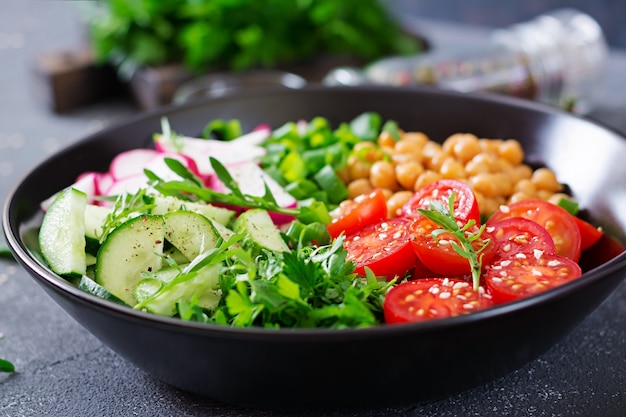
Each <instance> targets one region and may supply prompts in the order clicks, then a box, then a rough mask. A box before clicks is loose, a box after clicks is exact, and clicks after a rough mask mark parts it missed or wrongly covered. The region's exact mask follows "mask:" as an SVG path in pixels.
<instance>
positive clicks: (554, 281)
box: [485, 252, 582, 303]
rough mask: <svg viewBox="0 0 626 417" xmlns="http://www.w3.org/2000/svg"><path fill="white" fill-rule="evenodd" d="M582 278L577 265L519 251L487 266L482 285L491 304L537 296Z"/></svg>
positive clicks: (564, 259) (561, 259) (561, 258)
mask: <svg viewBox="0 0 626 417" xmlns="http://www.w3.org/2000/svg"><path fill="white" fill-rule="evenodd" d="M581 275H582V271H581V269H580V266H578V264H577V263H576V262H574V261H573V260H571V259H570V258H566V257H564V256H560V255H556V254H553V255H549V254H543V255H540V256H536V255H535V254H533V253H522V252H520V253H518V254H517V255H516V256H513V257H511V258H507V259H499V260H497V261H495V262H494V263H492V264H491V265H489V267H487V270H486V272H485V285H486V286H487V289H488V291H489V293H490V294H491V296H492V298H493V302H494V303H506V302H509V301H514V300H518V299H520V298H524V297H529V296H531V295H535V294H539V293H541V292H543V291H546V290H549V289H551V288H554V287H557V286H559V285H562V284H564V283H566V282H569V281H571V280H573V279H576V278H578V277H580V276H581Z"/></svg>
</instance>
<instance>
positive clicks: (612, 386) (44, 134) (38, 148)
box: [0, 0, 626, 417]
mask: <svg viewBox="0 0 626 417" xmlns="http://www.w3.org/2000/svg"><path fill="white" fill-rule="evenodd" d="M76 3H77V2H70V1H22V0H2V1H1V2H0V202H4V199H5V196H6V194H7V192H8V191H9V189H10V188H11V187H12V185H13V184H14V183H15V182H16V181H17V180H18V179H19V178H20V177H21V176H22V175H23V174H24V173H25V172H27V171H28V170H29V169H30V168H32V167H33V166H34V165H35V164H36V163H37V162H39V161H40V160H42V159H43V158H45V157H46V156H48V155H50V154H51V153H52V152H54V151H55V150H57V149H59V147H61V146H64V145H66V144H68V143H71V142H72V141H75V140H77V139H79V138H80V137H82V136H84V135H85V134H87V133H89V132H91V131H93V130H95V129H99V128H101V127H102V126H105V125H107V124H109V123H111V122H112V121H115V120H118V119H120V118H122V117H124V116H126V115H128V114H132V113H134V112H135V111H136V110H135V108H134V107H133V106H132V104H129V103H128V102H125V101H123V100H119V101H111V102H106V103H101V104H98V105H94V106H91V107H88V108H84V109H81V110H80V111H77V112H74V113H72V114H70V115H65V116H57V115H53V114H51V113H50V112H48V111H47V109H46V108H45V107H44V106H43V105H42V104H41V103H40V102H39V101H38V99H37V96H36V95H35V94H34V93H33V92H34V89H33V85H32V76H31V73H30V70H31V67H32V66H31V64H32V57H33V54H34V53H35V52H37V51H41V50H56V49H62V48H69V47H75V46H77V45H79V44H80V34H81V28H80V25H79V24H78V21H77V19H76V7H75V6H76ZM432 29H433V30H435V31H436V28H432ZM457 29H458V28H447V29H446V28H445V27H444V31H443V32H442V33H440V35H447V36H449V37H452V35H454V32H455V30H457ZM624 74H626V54H624V53H623V52H619V51H615V52H614V54H613V56H612V59H611V62H610V65H609V67H608V68H607V75H606V77H605V79H604V82H603V84H602V85H601V86H600V91H599V95H600V96H602V97H604V100H603V102H602V104H601V106H600V107H599V108H598V109H597V110H596V111H595V112H594V114H592V117H594V118H597V119H600V120H602V121H603V122H606V123H607V124H610V125H611V126H613V127H615V128H617V129H619V130H621V131H623V132H626V105H625V101H626V98H625V97H624V94H623V91H624V87H626V79H625V77H626V76H625V75H624ZM617 92H619V93H617ZM0 333H2V334H3V337H2V338H0V357H3V358H6V359H9V360H11V361H12V362H13V363H14V364H15V366H16V368H17V372H16V373H15V374H0V417H5V416H7V417H9V416H11V417H17V416H45V415H50V416H134V415H138V416H249V415H250V416H251V415H255V416H267V417H269V416H283V415H284V414H282V413H278V412H270V411H253V410H243V409H240V408H238V407H234V406H229V405H223V404H218V403H215V402H212V401H210V400H206V399H201V398H197V397H194V396H191V395H188V394H185V393H182V392H180V391H178V390H176V389H173V388H171V387H168V386H166V385H164V384H162V383H160V382H159V381H157V380H155V379H153V378H152V377H150V376H148V375H146V374H145V373H143V372H142V371H141V370H138V369H137V368H135V367H133V366H132V365H131V364H129V363H128V362H126V361H125V360H124V359H123V358H121V357H119V356H118V355H116V354H115V353H113V352H112V351H111V350H110V349H108V348H107V347H106V346H104V345H103V344H102V343H100V342H99V341H98V340H97V339H96V338H95V337H93V336H91V335H90V334H89V333H88V332H87V331H86V330H84V329H83V328H82V327H80V326H79V325H78V324H77V323H76V322H75V321H73V320H72V319H71V318H70V317H69V316H68V315H67V314H66V313H65V312H64V311H62V310H61V309H60V308H59V307H58V306H57V305H56V304H55V303H54V302H53V301H52V300H51V299H50V298H49V297H48V296H47V295H46V294H45V293H44V292H43V291H42V289H41V288H40V287H39V286H38V285H37V284H36V283H35V282H34V281H33V280H32V279H31V278H30V277H29V276H28V275H27V274H26V273H25V272H23V271H22V270H21V269H20V268H19V267H18V266H17V265H16V264H14V263H12V262H9V261H4V260H0ZM466 360H471V358H468V359H466ZM416 377H426V376H416ZM388 383H393V381H372V384H373V386H375V385H376V384H388ZM298 415H302V416H308V415H314V414H312V413H308V412H307V411H306V410H303V411H302V413H299V414H298ZM328 415H333V416H350V415H359V416H490V415H493V416H561V415H562V416H609V417H610V416H615V417H617V416H624V415H626V282H624V283H622V284H621V285H620V287H619V288H618V289H617V290H616V291H615V292H614V293H613V294H612V295H611V296H610V297H609V298H608V299H607V300H606V302H605V303H604V304H602V305H601V306H600V307H599V308H598V309H597V310H596V311H595V312H594V313H593V314H592V315H591V316H590V317H589V318H588V319H587V320H586V321H584V322H583V323H582V324H581V325H580V326H578V327H577V328H576V329H575V330H574V331H573V332H572V333H571V334H570V335H569V336H568V337H566V338H565V339H564V340H562V341H561V342H560V343H559V344H557V345H556V346H554V347H553V348H552V349H551V350H550V351H548V352H547V353H546V354H544V355H542V356H541V357H540V358H539V359H537V360H535V361H534V362H532V363H530V364H528V365H527V366H525V367H523V368H521V369H519V370H518V371H516V372H513V373H512V374H510V375H508V376H506V377H504V378H501V379H499V380H496V381H493V382H492V383H489V384H486V385H484V386H482V387H478V388H476V389H473V390H470V391H467V392H464V393H461V394H459V395H455V396H452V397H449V398H446V399H443V400H441V401H438V402H434V403H430V404H426V405H416V406H415V407H412V408H404V409H388V410H374V411H371V412H359V413H349V412H344V413H331V414H328Z"/></svg>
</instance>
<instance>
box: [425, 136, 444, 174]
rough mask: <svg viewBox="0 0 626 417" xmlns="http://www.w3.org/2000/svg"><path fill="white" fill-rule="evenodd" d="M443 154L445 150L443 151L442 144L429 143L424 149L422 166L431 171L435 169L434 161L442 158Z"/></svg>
mask: <svg viewBox="0 0 626 417" xmlns="http://www.w3.org/2000/svg"><path fill="white" fill-rule="evenodd" d="M442 154H443V150H442V149H441V145H440V144H438V143H436V142H427V143H426V144H424V147H423V148H422V164H424V166H426V167H428V168H429V169H433V168H432V165H433V160H436V159H437V158H441V155H442Z"/></svg>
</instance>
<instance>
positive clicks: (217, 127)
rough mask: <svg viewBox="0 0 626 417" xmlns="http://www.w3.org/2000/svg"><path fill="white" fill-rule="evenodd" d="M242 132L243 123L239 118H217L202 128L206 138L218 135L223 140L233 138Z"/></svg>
mask: <svg viewBox="0 0 626 417" xmlns="http://www.w3.org/2000/svg"><path fill="white" fill-rule="evenodd" d="M242 134H243V133H242V130H241V123H240V122H239V120H238V119H231V120H222V119H216V120H213V121H210V122H209V123H207V124H206V126H205V127H204V129H203V130H202V137H203V138H204V139H210V138H211V137H213V135H216V136H217V137H218V138H219V139H221V140H233V139H236V138H238V137H239V136H241V135H242Z"/></svg>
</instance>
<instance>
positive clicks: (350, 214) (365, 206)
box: [326, 189, 387, 238]
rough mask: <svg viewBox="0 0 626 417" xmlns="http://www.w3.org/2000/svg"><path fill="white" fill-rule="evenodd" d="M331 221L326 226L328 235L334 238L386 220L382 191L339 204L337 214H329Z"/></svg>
mask: <svg viewBox="0 0 626 417" xmlns="http://www.w3.org/2000/svg"><path fill="white" fill-rule="evenodd" d="M331 214H332V215H333V219H332V221H331V222H330V223H329V224H328V225H326V227H327V229H328V233H330V235H331V236H332V237H333V238H335V237H337V236H339V235H340V234H341V233H342V232H343V233H345V234H346V235H351V234H353V233H354V232H357V231H358V230H361V229H362V228H363V227H364V226H367V225H370V224H374V223H378V222H380V221H382V220H384V219H386V218H387V200H386V199H385V194H384V193H383V190H381V189H376V190H374V191H372V192H371V193H369V194H363V195H361V196H359V197H357V198H355V199H354V200H348V201H345V202H344V203H342V204H341V206H340V207H339V208H338V209H337V212H335V213H331Z"/></svg>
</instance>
